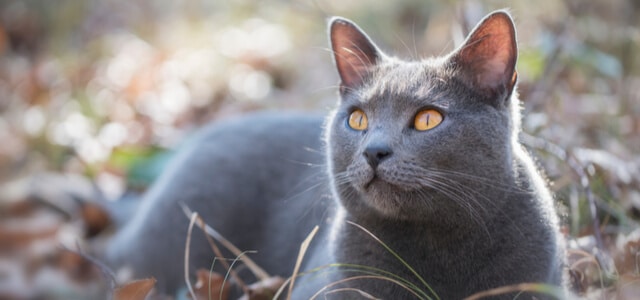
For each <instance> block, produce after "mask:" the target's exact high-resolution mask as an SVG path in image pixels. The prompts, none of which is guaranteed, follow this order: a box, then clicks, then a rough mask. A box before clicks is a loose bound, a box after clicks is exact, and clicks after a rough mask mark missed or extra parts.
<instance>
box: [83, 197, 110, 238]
mask: <svg viewBox="0 0 640 300" xmlns="http://www.w3.org/2000/svg"><path fill="white" fill-rule="evenodd" d="M80 213H81V216H82V220H83V221H84V223H85V224H86V226H87V228H86V236H87V237H93V236H95V235H97V234H98V233H100V232H102V231H103V230H104V229H105V228H107V227H109V225H111V218H110V217H109V213H108V212H107V211H106V210H105V209H104V208H103V207H101V206H99V205H96V204H92V203H84V204H83V205H82V207H81V209H80Z"/></svg>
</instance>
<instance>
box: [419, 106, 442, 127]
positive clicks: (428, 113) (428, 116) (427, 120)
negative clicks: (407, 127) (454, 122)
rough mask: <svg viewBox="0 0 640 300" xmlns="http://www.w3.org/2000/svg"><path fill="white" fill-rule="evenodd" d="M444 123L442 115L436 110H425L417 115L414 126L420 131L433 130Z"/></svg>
mask: <svg viewBox="0 0 640 300" xmlns="http://www.w3.org/2000/svg"><path fill="white" fill-rule="evenodd" d="M441 122H442V114H440V113H439V112H438V111H437V110H434V109H425V110H422V111H420V112H418V114H417V115H416V118H415V120H414V121H413V126H414V128H415V129H416V130H418V131H425V130H429V129H432V128H434V127H436V126H438V124H440V123H441Z"/></svg>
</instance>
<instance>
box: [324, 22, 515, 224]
mask: <svg viewBox="0 0 640 300" xmlns="http://www.w3.org/2000/svg"><path fill="white" fill-rule="evenodd" d="M329 31H330V42H331V47H332V50H333V53H334V59H335V64H336V67H337V69H338V73H339V75H340V80H341V81H340V89H339V90H340V102H339V105H338V107H337V108H336V110H335V111H334V112H333V114H332V115H331V117H330V118H329V119H328V120H329V121H328V124H327V133H326V137H327V143H328V150H329V151H328V152H329V155H328V161H329V168H330V173H331V175H332V180H333V182H332V186H333V188H334V191H335V192H336V193H337V194H338V195H339V199H340V201H341V202H342V204H343V206H344V207H345V208H346V209H347V211H349V212H350V213H351V214H356V215H357V214H368V215H370V214H371V213H372V212H373V213H374V214H378V215H380V216H382V217H386V218H391V219H404V220H412V219H424V218H429V217H432V216H434V214H443V215H446V214H447V212H446V211H447V210H450V211H451V212H452V213H453V215H455V214H458V213H460V212H462V214H481V213H482V211H486V210H487V209H489V208H490V207H491V206H492V205H495V203H489V202H491V201H493V200H492V199H491V198H493V197H494V196H496V195H494V194H495V193H499V192H500V191H501V190H502V191H504V189H503V188H501V187H503V186H504V185H503V184H504V183H505V182H509V180H513V177H514V176H515V175H514V171H513V166H512V155H511V151H512V150H511V149H512V146H513V145H512V142H513V140H514V139H513V137H514V135H515V131H516V127H517V126H516V125H514V123H516V122H517V120H516V119H517V118H518V116H517V114H518V111H517V108H516V107H517V106H518V105H517V99H516V96H515V84H516V78H517V75H516V72H515V65H516V59H517V45H516V37H515V28H514V25H513V21H512V19H511V17H510V16H509V14H508V13H506V12H504V11H498V12H494V13H492V14H490V15H488V16H487V17H486V18H485V19H483V20H482V21H481V22H480V23H479V24H478V25H477V26H476V28H475V29H474V30H473V31H472V32H471V34H469V36H468V37H467V39H466V41H465V42H464V43H463V45H461V46H460V47H459V48H458V49H456V50H455V51H453V52H452V53H450V54H449V55H447V56H444V57H438V58H430V59H424V60H421V61H402V60H399V59H396V58H393V57H390V56H387V55H386V54H384V53H383V52H382V51H380V49H379V48H378V47H377V46H376V45H375V44H374V43H373V42H372V41H371V39H370V38H369V37H368V36H367V35H366V34H365V33H364V32H363V31H362V30H361V29H359V28H358V27H357V26H356V25H355V24H354V23H352V22H350V21H348V20H345V19H342V18H334V19H332V20H331V21H330V28H329ZM485 202H487V203H485ZM450 215H451V214H450ZM476 217H480V216H476Z"/></svg>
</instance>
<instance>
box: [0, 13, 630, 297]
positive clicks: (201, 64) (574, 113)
mask: <svg viewBox="0 0 640 300" xmlns="http://www.w3.org/2000/svg"><path fill="white" fill-rule="evenodd" d="M500 8H509V9H510V11H511V13H512V14H513V16H514V18H515V21H516V24H517V28H518V38H519V47H520V56H519V60H518V65H517V69H518V72H519V79H520V84H519V91H520V95H521V99H522V100H523V107H524V112H525V118H524V122H523V127H524V131H525V132H526V134H525V135H523V140H524V141H525V142H526V144H527V145H528V146H529V149H530V150H531V151H532V152H533V153H534V154H535V155H536V156H537V157H538V158H539V163H540V165H541V167H543V168H544V169H545V170H546V171H547V175H548V177H549V179H550V181H551V182H552V183H553V184H552V189H553V190H554V192H556V195H557V197H556V198H557V201H558V205H559V209H560V212H561V214H562V217H563V220H564V227H563V231H564V232H565V233H566V234H567V236H568V239H569V241H570V245H571V248H572V252H571V260H570V267H571V269H572V272H571V273H572V275H573V276H572V280H573V284H574V285H575V286H576V288H577V289H578V291H579V292H580V293H582V295H583V296H585V297H592V298H598V299H633V298H634V297H637V295H640V283H639V282H640V281H639V280H640V226H639V222H640V54H638V53H640V17H639V16H640V3H639V2H638V1H634V0H594V1H581V0H565V1H555V0H539V1H535V2H533V1H517V2H512V1H498V0H495V1H476V0H467V1H426V0H422V1H420V0H401V1H364V0H352V1H338V0H299V1H294V0H292V1H284V0H280V1H277V0H270V1H250V0H232V1H204V0H199V1H197V0H185V1H169V0H157V1H143V0H87V1H73V0H59V1H47V0H13V1H12V0H0V298H2V299H71V298H76V299H77V298H93V297H95V296H96V295H101V294H102V293H104V291H105V290H107V289H109V284H108V280H106V279H105V278H104V277H103V276H102V275H101V274H100V271H99V270H97V271H96V268H95V267H93V266H92V264H91V263H90V262H88V261H87V259H86V258H85V257H83V256H82V255H78V254H76V253H73V252H69V251H66V250H64V248H65V247H66V248H72V249H78V248H85V245H86V244H87V243H90V242H92V240H93V239H97V238H100V237H102V236H105V235H108V231H109V230H108V228H110V227H113V226H112V224H113V223H117V222H118V220H114V219H113V218H112V217H110V216H109V215H107V214H106V213H105V212H104V211H103V210H102V209H101V208H100V206H99V205H92V204H90V203H89V204H88V203H87V201H85V200H87V199H81V198H84V197H85V196H86V197H89V198H92V197H93V198H96V197H97V198H101V199H93V200H95V201H96V202H98V200H104V199H118V198H122V197H126V195H128V194H132V193H136V192H141V191H144V189H145V188H146V187H147V186H148V185H149V184H150V183H151V182H153V180H154V178H155V177H156V176H157V175H158V174H159V173H160V172H161V170H162V168H163V166H164V164H165V162H166V160H167V159H168V158H170V157H171V153H172V151H173V150H174V149H176V148H177V147H179V145H180V144H181V143H182V142H183V141H184V140H185V139H187V138H188V137H189V135H190V134H191V133H192V132H193V131H194V130H195V129H197V128H198V127H200V126H201V125H202V124H204V123H206V122H210V121H212V120H220V119H224V118H227V117H230V116H233V115H238V114H241V113H244V112H248V111H255V110H265V109H272V110H305V111H320V112H327V111H328V110H329V109H330V108H331V107H332V106H333V105H334V103H335V101H336V94H337V91H336V83H337V82H338V78H337V74H336V72H335V70H334V68H333V62H332V60H331V56H330V51H329V49H328V42H327V37H326V21H327V18H328V17H330V16H334V15H340V16H343V17H347V18H349V19H352V20H354V21H355V22H356V23H358V24H359V25H360V26H361V27H362V28H364V29H365V31H366V32H367V33H369V35H370V36H371V37H372V38H373V40H374V41H376V43H378V45H379V46H380V47H381V48H382V49H384V50H386V51H387V53H390V54H394V55H397V56H399V57H403V58H407V59H415V58H421V57H428V56H437V55H442V54H446V53H448V52H449V51H451V50H453V49H454V48H455V46H457V45H459V44H460V43H461V42H462V40H463V38H464V36H465V35H466V34H467V33H468V32H469V30H470V29H471V28H472V26H473V25H475V24H476V22H477V21H479V20H480V19H481V18H482V17H483V16H484V15H485V14H487V13H489V12H491V11H492V10H495V9H500ZM67 190H68V191H72V192H70V193H69V192H63V191H67ZM96 195H98V196H96ZM123 195H124V196H123ZM89 200H91V199H89ZM89 202H91V201H89Z"/></svg>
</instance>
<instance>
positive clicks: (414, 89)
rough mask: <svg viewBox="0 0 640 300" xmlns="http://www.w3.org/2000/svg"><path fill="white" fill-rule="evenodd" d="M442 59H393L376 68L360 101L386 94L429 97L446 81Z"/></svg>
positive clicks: (362, 92)
mask: <svg viewBox="0 0 640 300" xmlns="http://www.w3.org/2000/svg"><path fill="white" fill-rule="evenodd" d="M447 77H448V76H447V74H446V72H444V67H443V65H442V63H441V61H439V60H434V59H429V60H423V61H411V62H406V61H400V60H395V59H394V60H392V61H388V62H386V63H382V64H380V65H379V66H377V68H376V70H375V71H374V72H373V73H372V76H371V78H370V82H369V83H370V84H369V85H368V86H367V87H365V88H364V89H363V90H362V91H361V97H360V99H359V100H360V101H363V102H367V101H370V100H371V99H376V98H379V97H381V96H386V95H406V96H409V97H411V98H419V99H420V98H429V97H430V96H432V95H433V94H434V93H435V92H437V90H439V87H441V86H442V85H443V84H444V83H445V82H446V80H447V79H446V78H447Z"/></svg>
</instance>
